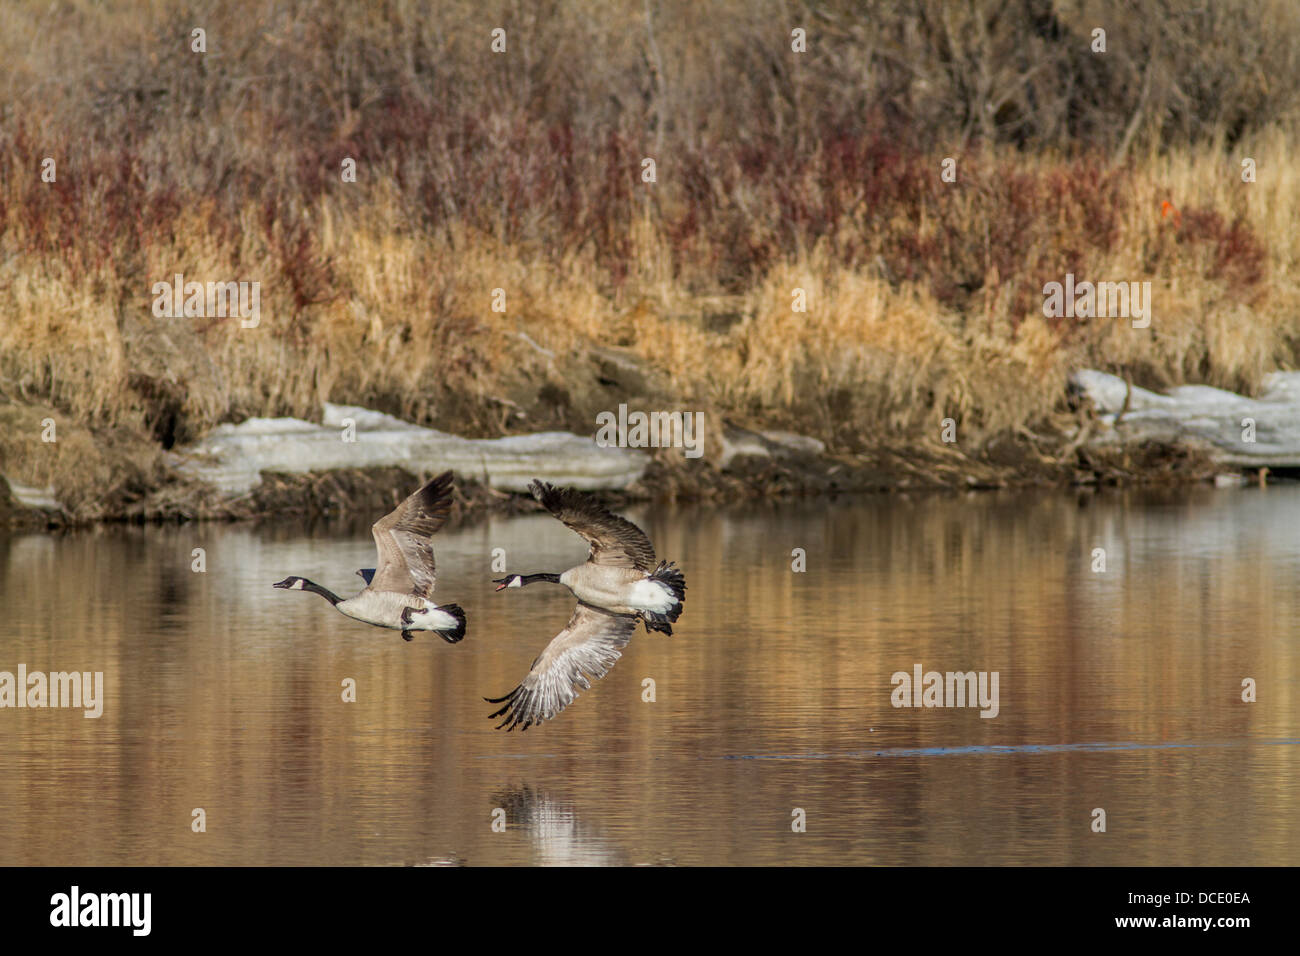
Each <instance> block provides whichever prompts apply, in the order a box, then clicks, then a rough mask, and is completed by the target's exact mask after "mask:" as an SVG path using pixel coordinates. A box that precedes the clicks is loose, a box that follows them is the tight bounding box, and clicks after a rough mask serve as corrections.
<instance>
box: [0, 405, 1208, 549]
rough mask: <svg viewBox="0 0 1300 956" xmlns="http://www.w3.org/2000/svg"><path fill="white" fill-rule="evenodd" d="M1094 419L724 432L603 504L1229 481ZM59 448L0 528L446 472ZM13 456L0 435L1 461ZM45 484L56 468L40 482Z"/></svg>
mask: <svg viewBox="0 0 1300 956" xmlns="http://www.w3.org/2000/svg"><path fill="white" fill-rule="evenodd" d="M42 420H47V421H48V420H49V414H48V412H46V411H43V410H41V409H34V408H29V409H25V410H21V409H17V408H15V407H14V406H7V407H0V434H7V435H13V434H21V433H22V432H23V431H26V432H27V433H28V434H33V433H34V432H35V431H36V430H39V423H40V421H42ZM1098 421H1099V419H1098V416H1097V414H1096V412H1095V410H1093V409H1092V408H1090V407H1085V406H1080V407H1078V408H1076V409H1075V410H1074V411H1062V412H1060V413H1058V414H1056V415H1054V416H1050V417H1049V418H1047V419H1045V420H1044V421H1043V422H1042V423H1040V427H1039V430H1038V431H1033V432H1031V431H1028V430H1025V431H1022V432H1020V433H1016V434H1012V433H1007V434H1004V435H999V436H996V437H995V438H994V439H993V440H990V441H986V442H984V443H983V444H982V445H980V446H978V447H975V448H965V447H962V446H961V445H960V444H959V443H956V442H954V443H953V444H951V445H945V444H942V443H939V444H936V443H931V442H927V441H923V440H918V441H916V442H915V443H914V444H913V445H911V446H904V445H902V444H901V443H898V444H894V445H891V446H880V447H875V448H869V449H865V450H863V451H861V452H857V453H854V454H843V453H840V454H834V453H828V452H826V450H825V449H824V447H821V446H820V443H818V442H815V441H811V440H808V439H803V440H801V441H797V440H794V439H792V438H791V437H790V436H788V435H785V434H783V433H769V434H771V435H773V436H774V437H767V436H766V435H764V434H763V433H762V432H755V431H749V430H746V429H740V428H737V427H735V426H724V428H723V435H722V436H720V440H718V441H717V442H716V446H717V447H716V448H715V450H714V451H713V452H712V454H710V455H709V456H707V457H702V458H701V459H690V458H686V457H684V456H683V454H682V450H681V449H678V448H661V449H650V450H647V452H645V453H640V454H642V455H643V456H644V465H643V467H641V468H640V473H639V474H638V476H637V477H636V478H634V479H632V480H629V481H627V482H626V483H622V484H619V485H617V486H612V485H611V486H609V487H603V488H599V489H597V490H596V491H595V493H597V494H599V495H600V496H601V497H602V498H603V499H604V500H606V501H607V502H609V503H610V504H620V503H626V502H629V501H634V500H644V499H676V500H688V501H735V500H739V499H744V498H755V499H757V498H768V499H774V500H779V499H790V498H797V497H806V496H828V495H842V494H860V493H891V492H910V491H935V490H944V489H948V490H955V489H991V488H1016V487H1025V488H1028V487H1050V486H1068V485H1099V484H1108V485H1121V484H1179V483H1191V482H1201V481H1207V480H1211V479H1212V478H1213V477H1214V476H1215V474H1216V473H1218V472H1220V471H1221V470H1222V468H1221V466H1219V465H1216V463H1215V462H1214V461H1213V460H1212V457H1211V456H1210V455H1209V454H1208V453H1207V451H1206V449H1205V448H1203V447H1200V446H1192V447H1189V446H1186V445H1183V444H1180V443H1179V442H1176V441H1163V440H1159V439H1154V440H1143V441H1141V442H1137V443H1123V442H1120V443H1111V444H1103V443H1098V442H1096V441H1093V440H1090V436H1092V435H1094V434H1096V432H1097V431H1098ZM322 429H324V426H322ZM56 437H57V439H58V440H57V441H56V442H54V443H50V444H49V445H47V446H46V447H45V448H42V449H41V450H40V452H41V453H44V454H45V455H46V456H47V458H48V459H49V460H50V461H51V462H53V463H54V466H53V467H54V471H53V472H52V474H53V475H54V478H53V480H51V481H50V482H49V483H48V484H44V485H35V484H23V483H21V482H20V481H16V480H15V478H14V473H13V472H12V471H11V472H10V473H8V475H7V477H8V481H5V480H3V478H0V525H6V526H10V527H21V528H40V527H49V528H56V527H66V526H76V525H86V524H91V523H95V522H151V521H163V522H172V521H195V520H199V521H241V520H251V519H272V520H274V519H294V518H299V517H304V516H305V517H318V516H323V515H342V514H375V513H378V512H381V511H383V510H384V509H386V508H389V507H392V505H393V504H394V503H395V502H396V501H398V500H400V498H401V497H402V496H403V495H404V494H406V493H407V491H408V490H409V489H410V488H411V487H412V486H413V485H415V484H416V483H417V482H418V481H420V480H421V479H422V478H424V477H427V476H428V474H430V473H431V472H432V471H433V470H434V469H436V468H440V467H442V466H443V462H442V461H440V460H437V459H436V458H435V459H428V460H425V461H423V462H421V463H420V465H410V466H405V467H402V466H394V465H384V466H372V467H340V468H330V469H328V470H308V471H288V470H285V471H280V470H276V469H275V467H274V465H272V466H271V467H270V468H267V469H265V470H262V471H260V472H259V473H258V475H257V479H256V480H255V481H252V482H250V483H249V487H248V488H247V489H246V490H245V489H243V488H242V487H241V488H240V489H238V491H237V493H234V492H231V491H230V490H229V489H223V488H222V487H220V485H219V484H216V483H213V482H212V481H207V480H204V479H203V478H200V477H198V476H197V475H196V474H195V469H194V468H193V462H192V456H187V455H185V454H182V453H177V452H167V451H163V450H162V449H161V448H159V447H158V446H156V445H155V444H153V443H151V442H150V441H149V440H148V438H147V437H146V436H143V435H139V434H135V435H130V434H125V435H124V434H121V432H120V430H119V432H117V433H115V434H113V435H110V436H105V435H96V434H95V433H93V432H91V431H89V430H87V429H85V428H84V427H83V428H77V427H75V426H73V427H65V428H64V429H63V430H62V431H59V432H56ZM1081 438H1082V439H1083V440H1082V441H1081V440H1080V439H1081ZM574 440H575V441H577V437H576V436H574ZM10 444H11V447H12V442H11V443H10ZM4 447H5V441H4V439H2V438H0V451H3V450H4ZM29 449H30V444H29ZM358 457H361V456H358ZM286 460H288V459H286ZM9 461H10V462H11V463H13V462H14V458H13V457H12V456H11V457H10V458H9ZM3 462H4V457H3V456H0V464H3ZM421 465H423V466H424V467H421ZM212 467H214V468H215V466H212ZM28 470H29V471H30V463H29V466H28ZM538 472H539V474H542V475H545V474H546V473H545V472H543V471H541V469H538ZM19 473H20V474H21V473H22V469H19ZM215 473H216V472H215V471H214V474H215ZM50 474H51V471H50V470H49V468H48V467H47V469H46V470H45V471H44V475H45V476H46V477H48V476H49V475H50ZM532 508H533V503H532V500H531V498H529V497H528V496H527V495H526V494H523V493H521V492H520V491H519V489H518V488H515V489H514V490H501V489H500V488H497V487H493V486H492V483H491V481H490V480H484V476H482V475H480V474H463V473H462V474H458V475H457V489H456V497H455V503H454V507H453V512H452V516H451V519H450V520H451V522H452V523H453V524H457V523H461V522H463V521H471V520H475V519H477V518H480V517H483V516H485V515H489V514H511V513H515V512H519V511H527V510H531V509H532Z"/></svg>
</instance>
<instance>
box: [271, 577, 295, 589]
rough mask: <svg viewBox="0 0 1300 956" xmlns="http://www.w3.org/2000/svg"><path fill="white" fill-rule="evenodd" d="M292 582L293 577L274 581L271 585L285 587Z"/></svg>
mask: <svg viewBox="0 0 1300 956" xmlns="http://www.w3.org/2000/svg"><path fill="white" fill-rule="evenodd" d="M292 584H293V578H285V579H284V580H283V581H276V582H275V583H274V584H272V585H271V587H273V588H287V587H289V586H290V585H292Z"/></svg>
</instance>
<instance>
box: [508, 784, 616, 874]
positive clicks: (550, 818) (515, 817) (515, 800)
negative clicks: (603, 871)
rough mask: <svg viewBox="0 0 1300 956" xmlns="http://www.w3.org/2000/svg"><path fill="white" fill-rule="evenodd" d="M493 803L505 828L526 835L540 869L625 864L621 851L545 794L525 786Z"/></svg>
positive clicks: (571, 810)
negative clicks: (504, 820)
mask: <svg viewBox="0 0 1300 956" xmlns="http://www.w3.org/2000/svg"><path fill="white" fill-rule="evenodd" d="M494 803H495V805H496V806H498V807H501V808H502V809H503V810H505V812H506V821H507V823H508V825H510V826H514V827H520V828H522V829H523V830H525V831H526V832H527V833H528V837H529V840H530V841H531V842H532V844H533V847H534V849H535V850H536V851H537V855H538V861H537V862H538V863H539V864H540V865H542V866H615V865H619V864H621V863H624V862H625V860H624V854H623V852H622V851H620V850H619V849H617V848H616V847H614V846H612V845H611V844H610V843H609V841H608V840H606V839H604V837H603V836H602V835H601V833H600V832H599V831H598V830H597V829H595V828H594V827H591V826H589V825H587V824H586V823H585V822H584V821H582V820H581V819H579V817H578V814H577V811H576V810H575V809H574V808H573V807H572V806H570V805H569V804H567V803H562V802H560V801H558V800H554V799H552V798H551V797H550V796H549V795H547V794H545V793H539V792H537V791H535V790H533V789H532V788H531V787H527V786H525V787H522V788H520V789H513V790H507V791H505V792H504V793H498V794H497V795H496V796H495V798H494Z"/></svg>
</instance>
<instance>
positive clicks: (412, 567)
mask: <svg viewBox="0 0 1300 956" xmlns="http://www.w3.org/2000/svg"><path fill="white" fill-rule="evenodd" d="M451 486H452V475H451V472H450V471H444V472H443V473H442V474H441V475H439V476H438V477H437V478H434V479H433V480H432V481H430V482H429V483H428V484H426V485H425V486H424V487H423V488H421V489H420V490H419V491H417V492H415V493H414V494H412V495H411V496H410V497H409V498H407V499H406V500H405V501H403V502H402V503H401V504H400V505H398V506H397V507H396V508H394V509H393V510H392V511H391V512H390V513H389V514H386V515H384V517H382V518H380V519H379V520H378V521H376V522H375V523H374V525H373V526H372V527H371V529H370V531H371V533H372V534H373V535H374V536H375V547H376V548H377V549H378V550H379V566H378V568H377V569H376V570H375V573H374V576H373V578H372V579H371V581H370V587H372V588H373V589H374V590H376V591H395V592H397V593H399V594H413V595H415V596H416V597H422V598H430V597H432V596H433V586H434V583H435V581H436V578H437V575H436V573H435V565H434V560H433V541H432V540H431V538H432V536H433V535H434V533H435V532H437V531H438V529H439V528H441V527H442V526H443V524H445V523H446V521H447V514H448V512H449V511H450V510H451Z"/></svg>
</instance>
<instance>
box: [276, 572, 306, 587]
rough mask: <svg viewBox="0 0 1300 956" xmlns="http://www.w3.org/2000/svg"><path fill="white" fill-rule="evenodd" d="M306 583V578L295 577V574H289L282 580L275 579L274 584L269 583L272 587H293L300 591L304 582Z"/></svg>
mask: <svg viewBox="0 0 1300 956" xmlns="http://www.w3.org/2000/svg"><path fill="white" fill-rule="evenodd" d="M306 583H307V579H306V578H300V577H295V576H293V575H290V576H289V577H287V578H285V579H284V580H283V581H276V582H275V583H274V584H272V585H271V587H273V588H295V589H297V590H299V591H301V590H302V587H303V585H304V584H306Z"/></svg>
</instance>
